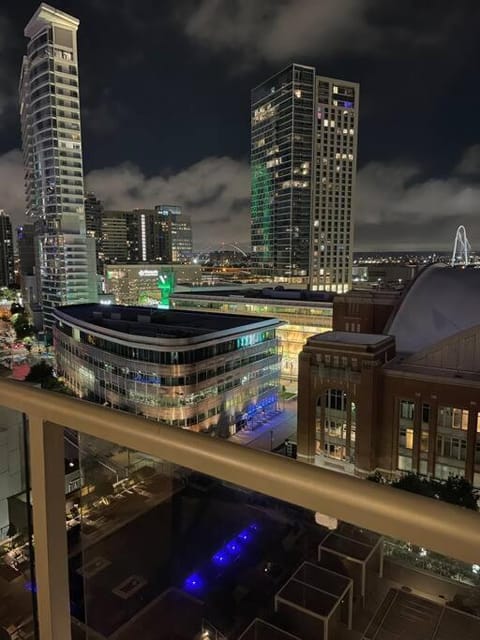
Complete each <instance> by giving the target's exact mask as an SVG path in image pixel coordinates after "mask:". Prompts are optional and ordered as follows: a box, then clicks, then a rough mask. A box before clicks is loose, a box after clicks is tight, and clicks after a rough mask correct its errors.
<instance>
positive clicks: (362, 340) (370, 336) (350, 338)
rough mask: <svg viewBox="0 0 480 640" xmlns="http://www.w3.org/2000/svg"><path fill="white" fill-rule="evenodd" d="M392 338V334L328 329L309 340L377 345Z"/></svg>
mask: <svg viewBox="0 0 480 640" xmlns="http://www.w3.org/2000/svg"><path fill="white" fill-rule="evenodd" d="M389 340H391V338H390V336H384V335H381V334H376V333H353V332H350V331H327V332H326V333H320V334H318V335H316V336H312V337H311V338H309V339H308V342H309V343H311V342H314V343H318V342H331V343H340V344H352V345H359V346H376V345H380V344H382V343H384V342H387V341H389Z"/></svg>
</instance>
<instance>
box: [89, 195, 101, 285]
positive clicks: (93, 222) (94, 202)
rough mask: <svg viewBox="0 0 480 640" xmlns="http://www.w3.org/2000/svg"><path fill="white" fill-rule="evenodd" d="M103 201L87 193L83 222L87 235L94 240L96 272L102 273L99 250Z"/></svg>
mask: <svg viewBox="0 0 480 640" xmlns="http://www.w3.org/2000/svg"><path fill="white" fill-rule="evenodd" d="M102 214H103V203H102V201H101V200H99V199H98V198H97V197H96V195H95V194H94V193H87V196H86V198H85V224H86V230H87V236H88V237H90V238H94V240H95V255H96V258H97V260H96V264H97V273H103V257H102V251H101V239H102Z"/></svg>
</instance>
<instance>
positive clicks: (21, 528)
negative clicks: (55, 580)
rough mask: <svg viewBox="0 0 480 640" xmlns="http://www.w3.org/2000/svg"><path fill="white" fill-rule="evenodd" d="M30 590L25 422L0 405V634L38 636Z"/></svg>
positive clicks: (31, 570) (32, 589) (32, 581)
mask: <svg viewBox="0 0 480 640" xmlns="http://www.w3.org/2000/svg"><path fill="white" fill-rule="evenodd" d="M35 591H36V589H35V574H34V564H33V546H32V512H31V499H30V479H29V467H28V427H27V424H26V421H25V417H24V415H23V413H21V412H20V411H14V410H12V409H8V408H6V407H4V406H0V638H4V637H5V638H7V637H8V638H19V639H20V638H31V639H33V638H37V637H38V636H37V635H36V615H35V612H36V593H35ZM2 634H3V635H2ZM7 634H8V635H7Z"/></svg>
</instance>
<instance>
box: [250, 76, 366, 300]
mask: <svg viewBox="0 0 480 640" xmlns="http://www.w3.org/2000/svg"><path fill="white" fill-rule="evenodd" d="M358 100H359V87H358V84H356V83H351V82H345V81H340V80H334V79H331V78H324V77H321V76H317V75H316V71H315V69H314V68H313V67H305V66H303V65H297V64H293V65H291V66H289V67H287V69H284V70H283V71H282V72H280V73H279V74H277V75H275V76H273V77H272V78H270V79H269V80H267V81H266V82H264V83H263V84H261V85H260V86H258V87H256V88H255V89H254V90H253V91H252V101H251V129H252V135H251V138H252V139H251V165H252V204H251V225H252V226H251V228H252V231H251V241H252V256H253V258H252V260H253V268H254V270H255V272H256V273H257V274H258V275H259V276H263V277H265V278H269V279H272V280H274V281H280V282H281V281H285V282H296V283H304V284H308V285H309V287H310V288H311V289H313V290H326V291H336V292H339V293H343V292H345V291H347V290H348V289H349V287H350V284H351V268H352V248H353V221H352V210H353V198H354V190H355V174H356V157H357V129H358Z"/></svg>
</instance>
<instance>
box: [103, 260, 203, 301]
mask: <svg viewBox="0 0 480 640" xmlns="http://www.w3.org/2000/svg"><path fill="white" fill-rule="evenodd" d="M201 283H202V268H201V267H200V266H199V265H195V264H185V265H184V264H158V263H152V264H150V263H146V264H109V265H106V266H105V293H107V294H111V295H112V296H113V297H114V299H115V302H116V303H117V304H125V305H142V306H147V307H152V306H153V307H168V306H169V300H170V296H171V294H173V292H174V291H175V289H176V288H177V289H178V287H180V288H181V287H182V286H183V287H196V286H199V285H200V284H201Z"/></svg>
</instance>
